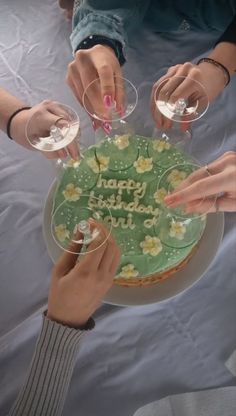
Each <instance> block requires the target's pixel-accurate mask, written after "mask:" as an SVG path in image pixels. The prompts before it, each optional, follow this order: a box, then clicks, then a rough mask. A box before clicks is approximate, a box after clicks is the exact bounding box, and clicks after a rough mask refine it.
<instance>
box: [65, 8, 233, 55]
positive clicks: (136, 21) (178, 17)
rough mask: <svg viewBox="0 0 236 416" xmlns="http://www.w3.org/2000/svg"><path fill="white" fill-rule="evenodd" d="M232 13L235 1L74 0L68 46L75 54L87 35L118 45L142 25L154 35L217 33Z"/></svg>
mask: <svg viewBox="0 0 236 416" xmlns="http://www.w3.org/2000/svg"><path fill="white" fill-rule="evenodd" d="M235 13H236V0H217V1H216V0H187V1H186V0H75V3H74V15H73V31H72V34H71V44H72V48H73V51H74V52H75V51H76V49H77V48H78V46H79V45H80V43H81V42H82V41H83V40H84V39H86V38H88V37H89V36H91V35H100V36H104V37H107V38H110V39H113V40H115V41H118V42H120V43H121V44H122V46H123V48H125V45H126V44H127V42H128V39H129V34H130V33H131V32H134V31H135V30H138V29H139V27H140V25H142V24H143V23H144V24H146V25H148V26H150V28H152V30H154V31H156V32H169V31H175V30H181V28H183V30H186V27H185V28H184V24H185V25H187V27H188V28H191V29H193V30H218V31H219V32H223V31H224V30H225V29H226V27H227V26H228V25H229V24H230V22H231V20H232V19H233V16H234V15H235Z"/></svg>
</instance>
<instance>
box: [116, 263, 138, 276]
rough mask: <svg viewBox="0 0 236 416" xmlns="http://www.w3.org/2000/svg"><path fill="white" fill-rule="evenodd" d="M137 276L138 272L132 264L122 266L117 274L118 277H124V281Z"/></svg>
mask: <svg viewBox="0 0 236 416" xmlns="http://www.w3.org/2000/svg"><path fill="white" fill-rule="evenodd" d="M138 275H139V273H138V270H136V269H135V268H134V265H133V264H127V265H126V266H123V267H122V269H121V272H120V274H119V276H120V277H125V278H126V279H129V278H131V277H137V276H138Z"/></svg>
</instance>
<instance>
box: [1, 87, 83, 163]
mask: <svg viewBox="0 0 236 416" xmlns="http://www.w3.org/2000/svg"><path fill="white" fill-rule="evenodd" d="M55 108H57V107H56V106H55V103H53V102H52V101H49V100H47V101H43V102H41V103H40V104H37V105H35V106H33V107H32V108H30V107H25V104H24V103H23V102H22V101H21V100H19V99H18V98H16V97H14V96H13V95H11V94H10V93H9V92H7V91H5V90H4V89H2V88H0V129H1V130H3V131H4V132H5V133H7V125H8V124H9V119H10V118H12V119H11V123H10V126H9V129H8V133H10V137H11V139H12V140H13V141H15V142H16V143H18V144H19V145H20V146H23V147H25V148H26V149H29V150H33V147H32V146H31V145H30V143H29V142H28V140H27V137H26V131H25V130H26V126H27V123H28V121H29V119H30V118H31V117H32V115H35V114H38V115H39V116H40V118H41V119H42V120H44V121H45V125H47V124H48V127H50V126H52V125H53V124H54V123H55V122H56V121H57V120H58V118H59V117H60V115H61V109H59V110H58V111H59V114H60V115H59V114H55ZM19 110H20V111H19ZM18 111H19V112H18ZM14 113H16V114H15V115H14V117H12V115H13V114H14ZM67 150H68V153H69V154H70V156H71V157H72V158H73V159H77V158H78V156H79V155H78V150H77V147H76V146H75V144H74V143H71V144H70V145H68V147H67ZM43 154H44V155H45V157H47V158H50V159H53V158H64V157H66V156H67V152H66V151H65V150H58V151H57V152H52V153H46V152H43Z"/></svg>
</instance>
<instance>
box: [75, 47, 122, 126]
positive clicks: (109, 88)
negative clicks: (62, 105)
mask: <svg viewBox="0 0 236 416" xmlns="http://www.w3.org/2000/svg"><path fill="white" fill-rule="evenodd" d="M117 77H122V72H121V67H120V64H119V61H118V59H117V57H116V55H115V53H114V51H113V49H112V48H110V47H109V46H106V45H95V46H93V47H92V48H91V49H85V50H79V51H77V52H76V54H75V59H74V61H73V62H71V63H70V64H69V66H68V71H67V82H68V84H69V86H70V87H71V89H72V91H73V93H74V95H75V96H76V98H77V100H78V101H79V103H80V104H81V105H82V106H84V103H83V95H84V92H85V90H86V88H87V87H88V86H89V85H90V84H91V83H92V81H94V80H95V79H99V80H100V87H99V88H98V85H95V86H94V88H91V90H90V91H89V93H88V95H87V96H86V110H88V111H89V114H90V115H92V114H94V115H96V114H99V115H100V116H101V118H102V119H105V120H106V119H109V113H108V109H109V107H110V106H111V105H112V103H113V102H114V101H115V104H116V110H117V111H118V112H122V111H123V107H122V105H123V96H124V91H123V88H122V85H121V88H116V87H115V79H117ZM118 79H119V84H120V82H121V80H120V78H118ZM92 121H93V127H94V128H95V129H96V128H98V127H99V126H100V125H101V122H99V121H98V120H96V117H95V118H93V117H92Z"/></svg>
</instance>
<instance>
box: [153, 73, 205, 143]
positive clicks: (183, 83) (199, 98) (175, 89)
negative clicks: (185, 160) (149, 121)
mask: <svg viewBox="0 0 236 416" xmlns="http://www.w3.org/2000/svg"><path fill="white" fill-rule="evenodd" d="M189 83H191V87H190V88H191V90H193V91H194V92H193V93H192V94H190V95H189V97H188V99H186V98H185V96H184V95H186V93H185V94H183V93H181V91H183V90H184V89H187V88H189ZM154 100H155V104H156V108H157V110H158V111H159V112H160V113H161V114H162V115H163V116H164V117H165V118H166V119H169V120H171V125H172V128H170V129H166V130H163V129H159V130H157V132H156V134H157V135H158V137H161V138H162V139H163V140H169V141H170V142H171V143H172V144H174V145H177V146H179V147H181V148H185V147H186V146H187V145H188V143H189V140H190V138H191V132H190V130H188V129H186V126H187V128H188V126H189V124H190V123H192V122H193V121H195V120H198V119H199V118H201V117H202V116H203V115H204V114H205V113H206V111H207V109H208V107H209V99H208V96H207V93H206V90H205V88H204V87H203V85H202V84H201V83H200V82H198V81H196V80H194V79H191V78H189V77H184V76H173V77H169V78H165V79H164V80H163V81H162V82H161V83H160V84H159V85H158V86H157V88H156V91H155V93H154Z"/></svg>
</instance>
